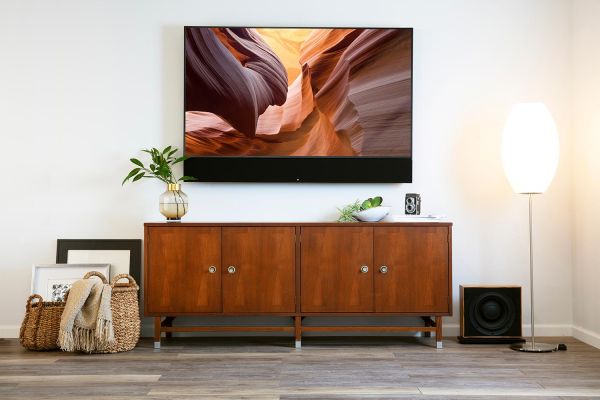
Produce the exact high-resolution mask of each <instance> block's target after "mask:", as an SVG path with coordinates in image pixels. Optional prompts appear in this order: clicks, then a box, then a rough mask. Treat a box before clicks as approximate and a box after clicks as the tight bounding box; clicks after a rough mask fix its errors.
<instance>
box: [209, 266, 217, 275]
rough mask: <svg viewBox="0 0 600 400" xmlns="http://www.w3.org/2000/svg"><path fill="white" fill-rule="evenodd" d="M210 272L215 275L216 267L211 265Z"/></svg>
mask: <svg viewBox="0 0 600 400" xmlns="http://www.w3.org/2000/svg"><path fill="white" fill-rule="evenodd" d="M208 272H210V273H211V274H214V273H215V272H217V267H215V266H214V265H211V266H210V267H208Z"/></svg>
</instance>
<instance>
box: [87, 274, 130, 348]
mask: <svg viewBox="0 0 600 400" xmlns="http://www.w3.org/2000/svg"><path fill="white" fill-rule="evenodd" d="M91 276H97V277H99V278H100V279H102V282H104V283H108V281H107V280H106V278H105V277H104V275H102V274H101V273H99V272H95V271H92V272H88V273H87V274H86V275H85V276H84V279H87V278H89V277H91ZM121 279H127V281H128V282H127V283H118V281H120V280H121ZM111 286H112V297H111V299H110V306H111V309H112V318H113V328H114V330H115V339H116V341H115V343H114V344H112V345H110V346H109V347H108V348H107V349H105V350H102V351H95V352H94V353H119V352H122V351H129V350H132V349H133V348H134V347H135V346H136V345H137V343H138V340H139V339H140V308H139V304H138V291H139V290H140V288H139V286H138V285H137V283H136V282H135V279H133V277H132V276H131V275H129V274H120V275H116V276H115V277H113V279H112V282H111Z"/></svg>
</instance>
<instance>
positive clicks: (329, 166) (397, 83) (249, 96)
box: [184, 26, 413, 182]
mask: <svg viewBox="0 0 600 400" xmlns="http://www.w3.org/2000/svg"><path fill="white" fill-rule="evenodd" d="M184 31H185V35H184V36H185V37H184V42H185V87H184V92H185V93H184V97H185V99H184V109H185V118H184V124H185V138H184V141H185V154H186V156H188V157H189V159H187V160H186V161H185V162H184V170H185V175H191V176H195V177H196V178H198V180H199V181H203V182H296V181H298V182H411V181H412V75H413V74H412V58H413V57H412V49H413V44H412V42H413V32H412V29H411V28H256V27H201V26H188V27H185V29H184Z"/></svg>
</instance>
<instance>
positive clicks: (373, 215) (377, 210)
mask: <svg viewBox="0 0 600 400" xmlns="http://www.w3.org/2000/svg"><path fill="white" fill-rule="evenodd" d="M391 209H392V207H388V206H379V207H373V208H368V209H366V210H363V211H359V212H355V213H352V215H354V217H355V218H356V219H358V220H359V221H362V222H377V221H381V220H382V219H384V218H385V216H386V215H388V214H389V213H390V210H391Z"/></svg>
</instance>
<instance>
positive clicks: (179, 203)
mask: <svg viewBox="0 0 600 400" xmlns="http://www.w3.org/2000/svg"><path fill="white" fill-rule="evenodd" d="M142 151H143V152H144V153H148V154H150V158H151V162H150V164H149V165H148V166H147V167H146V166H145V165H144V163H143V162H141V161H140V160H138V159H137V158H131V159H130V160H129V161H131V162H132V163H133V164H134V165H135V168H133V169H132V170H131V171H129V174H127V176H126V177H125V179H123V183H122V185H124V184H125V182H128V181H131V182H136V181H139V180H140V179H142V178H152V179H158V180H159V181H162V182H164V183H166V184H167V190H166V191H165V192H164V193H163V194H161V195H160V198H159V209H160V213H161V214H162V215H164V216H165V217H166V218H167V221H180V220H181V217H183V216H184V215H185V214H186V213H187V212H188V197H187V195H186V194H185V193H184V192H183V191H182V190H181V183H180V182H186V181H194V180H196V178H194V177H193V176H185V175H184V176H182V177H180V178H176V177H175V175H174V174H173V166H174V165H175V164H179V163H180V162H182V161H184V160H186V159H187V157H186V156H181V157H177V156H176V153H177V151H178V149H176V148H174V147H172V146H167V147H165V148H164V149H163V150H158V149H156V148H151V149H149V150H148V149H144V150H142Z"/></svg>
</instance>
